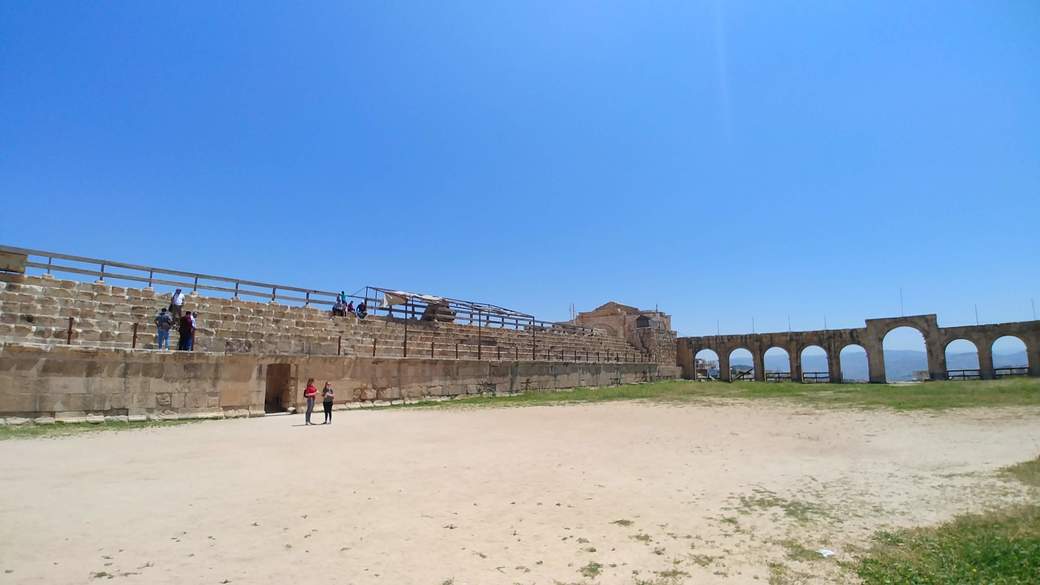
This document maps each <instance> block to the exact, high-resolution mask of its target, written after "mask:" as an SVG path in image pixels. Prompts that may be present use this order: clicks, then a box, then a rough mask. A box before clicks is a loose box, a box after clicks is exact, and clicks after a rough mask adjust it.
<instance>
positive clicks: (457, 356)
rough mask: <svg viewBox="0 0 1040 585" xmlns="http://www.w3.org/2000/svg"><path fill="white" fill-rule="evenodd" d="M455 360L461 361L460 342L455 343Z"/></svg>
mask: <svg viewBox="0 0 1040 585" xmlns="http://www.w3.org/2000/svg"><path fill="white" fill-rule="evenodd" d="M455 359H459V342H458V341H456V342H455Z"/></svg>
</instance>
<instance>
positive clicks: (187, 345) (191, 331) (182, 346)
mask: <svg viewBox="0 0 1040 585" xmlns="http://www.w3.org/2000/svg"><path fill="white" fill-rule="evenodd" d="M177 330H178V332H179V333H180V334H181V335H180V338H179V339H178V340H177V349H179V350H181V351H191V344H192V337H193V336H194V335H195V322H194V321H192V318H191V313H185V314H184V316H182V317H181V320H180V322H179V323H178V324H177Z"/></svg>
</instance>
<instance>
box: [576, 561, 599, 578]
mask: <svg viewBox="0 0 1040 585" xmlns="http://www.w3.org/2000/svg"><path fill="white" fill-rule="evenodd" d="M580 572H581V574H582V576H583V577H588V578H589V579H592V578H593V577H596V576H598V575H599V574H600V573H601V572H603V565H601V564H599V563H597V562H596V561H589V564H587V565H585V566H584V567H582V568H581V570H580Z"/></svg>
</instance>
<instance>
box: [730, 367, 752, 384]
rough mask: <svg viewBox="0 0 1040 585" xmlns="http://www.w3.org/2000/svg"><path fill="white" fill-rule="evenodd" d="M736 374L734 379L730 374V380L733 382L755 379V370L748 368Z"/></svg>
mask: <svg viewBox="0 0 1040 585" xmlns="http://www.w3.org/2000/svg"><path fill="white" fill-rule="evenodd" d="M736 374H737V375H736V377H733V374H732V373H731V374H730V378H731V379H732V380H734V381H736V380H754V379H755V368H750V369H747V370H744V371H740V370H737V371H736Z"/></svg>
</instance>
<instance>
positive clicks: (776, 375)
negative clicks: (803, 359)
mask: <svg viewBox="0 0 1040 585" xmlns="http://www.w3.org/2000/svg"><path fill="white" fill-rule="evenodd" d="M790 381H791V372H766V382H790Z"/></svg>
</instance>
